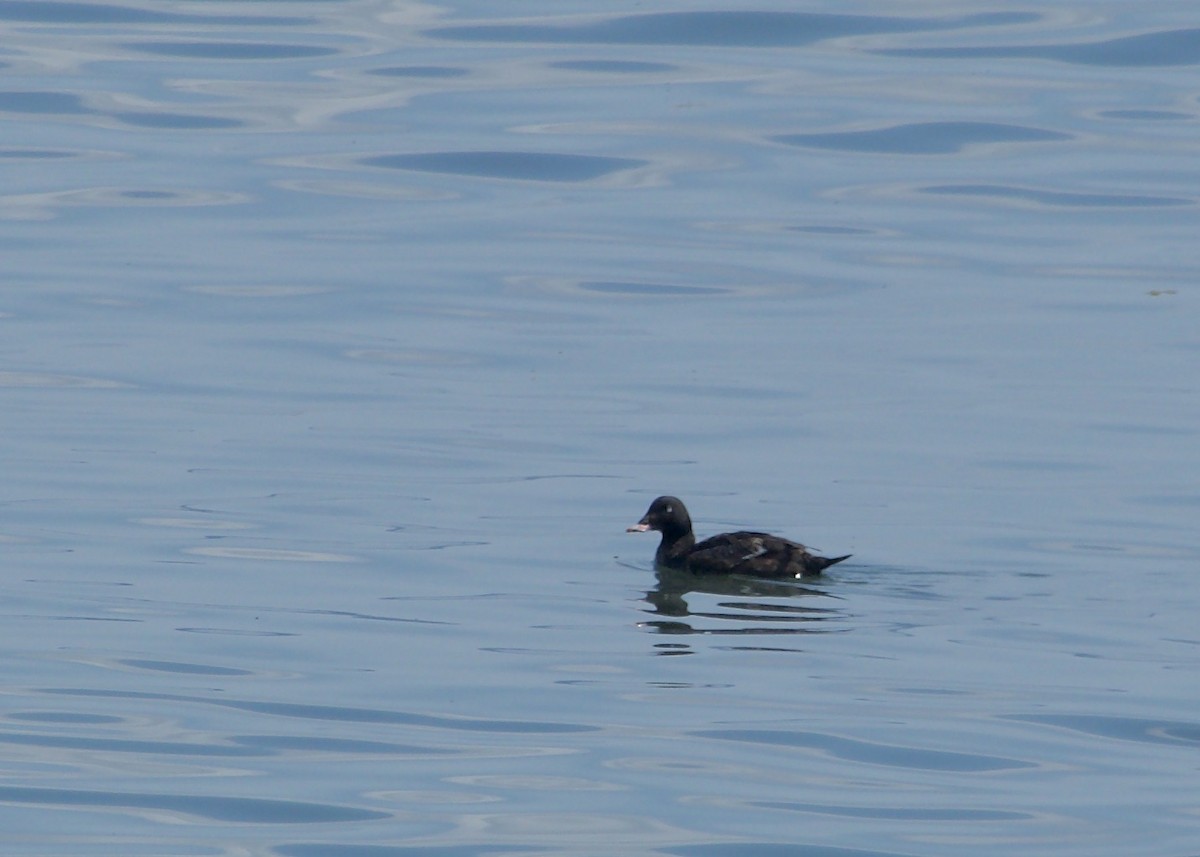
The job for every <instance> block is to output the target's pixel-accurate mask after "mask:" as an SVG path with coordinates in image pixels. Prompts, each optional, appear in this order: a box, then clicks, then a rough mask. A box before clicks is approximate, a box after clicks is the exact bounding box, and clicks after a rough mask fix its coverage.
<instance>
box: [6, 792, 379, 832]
mask: <svg viewBox="0 0 1200 857" xmlns="http://www.w3.org/2000/svg"><path fill="white" fill-rule="evenodd" d="M0 802H4V803H19V804H35V805H49V806H85V807H93V808H95V807H117V808H129V809H150V810H166V811H168V812H176V813H179V814H180V815H190V816H197V817H199V818H206V819H209V820H211V821H230V822H238V823H242V824H328V823H331V822H348V821H373V820H375V819H380V818H388V817H389V816H388V814H387V813H386V812H378V811H376V810H370V809H359V808H357V807H348V806H335V805H333V804H324V803H305V802H301V801H290V800H268V799H265V798H246V797H222V796H217V795H185V794H159V793H154V794H149V793H138V792H116V791H86V790H83V789H49V788H31V787H24V786H0Z"/></svg>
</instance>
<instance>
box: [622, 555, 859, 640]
mask: <svg viewBox="0 0 1200 857" xmlns="http://www.w3.org/2000/svg"><path fill="white" fill-rule="evenodd" d="M655 578H656V585H655V587H654V588H653V589H651V590H649V591H648V592H647V593H646V597H645V601H646V603H648V604H649V605H650V609H649V610H647V611H646V612H648V613H651V614H652V615H654V616H661V617H667V618H661V619H657V618H656V619H648V620H643V621H642V622H641V623H640V624H641V626H642V627H644V628H650V629H652V630H653V631H654V632H655V633H658V634H667V635H684V636H686V635H689V634H702V635H707V636H723V635H747V636H768V635H777V634H820V633H829V632H830V631H834V630H845V629H844V628H839V627H837V626H830V625H829V624H828V623H830V622H834V621H836V620H838V619H841V618H843V610H842V608H840V607H834V606H827V605H828V600H832V599H834V598H836V596H832V595H830V593H829V592H827V591H825V590H823V589H818V588H816V587H814V586H813V585H812V584H810V583H806V584H805V585H803V586H801V585H800V584H797V583H785V582H775V581H769V580H755V579H753V578H746V577H736V576H724V575H696V574H692V573H691V572H689V571H680V570H676V569H667V568H658V569H656V570H655ZM706 596H718V600H717V601H716V602H715V603H714V604H713V605H712V606H711V607H701V606H699V603H700V602H709V601H711V600H712V599H710V598H708V597H706ZM727 596H732V599H730V598H727ZM766 599H773V600H766ZM800 599H814V602H815V599H827V600H826V601H821V602H815V603H812V604H800V603H795V602H796V601H798V600H800ZM689 602H690V603H689ZM693 605H696V606H693ZM739 647H745V648H755V647H754V646H750V645H745V644H739ZM688 652H690V650H688V649H686V647H681V646H680V645H675V646H672V647H670V648H669V649H666V650H663V651H662V652H661V653H663V654H683V653H688Z"/></svg>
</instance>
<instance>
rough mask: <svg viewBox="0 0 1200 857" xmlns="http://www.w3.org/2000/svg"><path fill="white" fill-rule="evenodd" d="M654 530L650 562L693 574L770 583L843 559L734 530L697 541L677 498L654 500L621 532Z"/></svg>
mask: <svg viewBox="0 0 1200 857" xmlns="http://www.w3.org/2000/svg"><path fill="white" fill-rule="evenodd" d="M650 530H657V531H659V532H661V533H662V541H661V542H659V545H658V550H657V551H656V552H655V554H654V561H655V562H656V563H658V564H659V565H661V566H665V567H666V568H677V569H684V570H686V571H690V572H692V573H693V574H705V575H711V574H744V575H749V576H752V577H765V578H772V579H777V580H778V579H784V578H793V579H798V578H803V577H815V576H817V575H819V574H820V573H821V572H823V571H824V570H825V569H827V568H828V567H829V566H831V565H833V564H834V563H837V562H841V561H842V560H844V559H848V558H849V557H850V554H846V555H845V556H838V557H832V558H831V557H824V556H817V555H816V554H813V553H810V552H809V550H808V548H806V547H805V546H804V545H802V544H799V543H797V542H793V541H790V540H788V539H785V538H781V537H780V536H773V535H771V534H770V533H756V532H750V531H745V530H743V531H739V532H736V533H722V534H721V535H719V536H713V537H712V538H708V539H704V540H703V541H700V542H697V541H696V536H695V534H694V533H693V532H692V519H691V516H690V515H688V511H687V508H686V507H685V506H684V505H683V503H682V502H681V501H680V500H679V498H678V497H659V498H658V499H657V500H655V501H654V502H653V503H651V504H650V508H649V509H648V510H646V514H645V515H643V516H642V519H641V520H640V521H638V522H637V523H636V524H634V525H633V526H632V527H629V528H628V529H627V530H626V532H630V533H644V532H648V531H650Z"/></svg>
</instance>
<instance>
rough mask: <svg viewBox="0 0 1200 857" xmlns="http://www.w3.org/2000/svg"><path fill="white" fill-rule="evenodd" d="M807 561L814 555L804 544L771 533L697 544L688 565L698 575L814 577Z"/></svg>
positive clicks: (737, 535)
mask: <svg viewBox="0 0 1200 857" xmlns="http://www.w3.org/2000/svg"><path fill="white" fill-rule="evenodd" d="M805 558H810V559H811V558H812V555H811V554H810V553H809V552H808V550H807V549H806V548H805V547H804V545H802V544H797V543H796V542H792V541H788V540H787V539H784V538H780V537H779V536H773V535H771V534H770V533H755V532H748V531H742V532H737V533H722V534H721V535H719V536H713V537H712V538H710V539H705V540H704V541H702V542H697V543H696V545H695V546H694V547H693V548H692V549H691V550H690V551H688V553H687V557H686V565H687V567H688V569H690V570H691V571H693V572H695V573H697V574H749V575H754V576H755V577H796V576H798V575H801V574H813V573H815V572H814V571H809V570H808V567H807V564H806V563H805V562H804V560H805Z"/></svg>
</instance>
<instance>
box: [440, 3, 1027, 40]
mask: <svg viewBox="0 0 1200 857" xmlns="http://www.w3.org/2000/svg"><path fill="white" fill-rule="evenodd" d="M1037 19H1038V16H1037V15H1034V14H1030V13H1020V12H1018V13H991V14H983V15H973V16H967V17H964V18H959V19H948V20H944V21H943V20H933V19H921V18H891V17H885V16H881V15H836V14H820V13H804V12H740V11H739V12H735V11H711V12H710V11H705V12H662V13H652V14H643V15H625V16H620V17H614V18H606V19H601V20H589V21H583V22H567V21H562V22H555V23H552V24H545V23H522V24H507V23H506V24H458V25H453V26H446V27H434V28H431V29H429V30H426V31H425V34H426V35H428V36H433V37H435V38H442V39H455V40H458V41H466V42H543V43H550V44H589V43H590V44H607V45H712V46H720V47H754V48H763V47H780V46H797V45H807V44H811V43H813V42H819V41H823V40H826V39H836V38H843V37H846V36H865V35H875V34H881V33H906V32H915V31H921V30H940V29H946V28H952V27H968V26H998V25H1008V24H1018V23H1026V22H1031V21H1035V20H1037Z"/></svg>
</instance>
